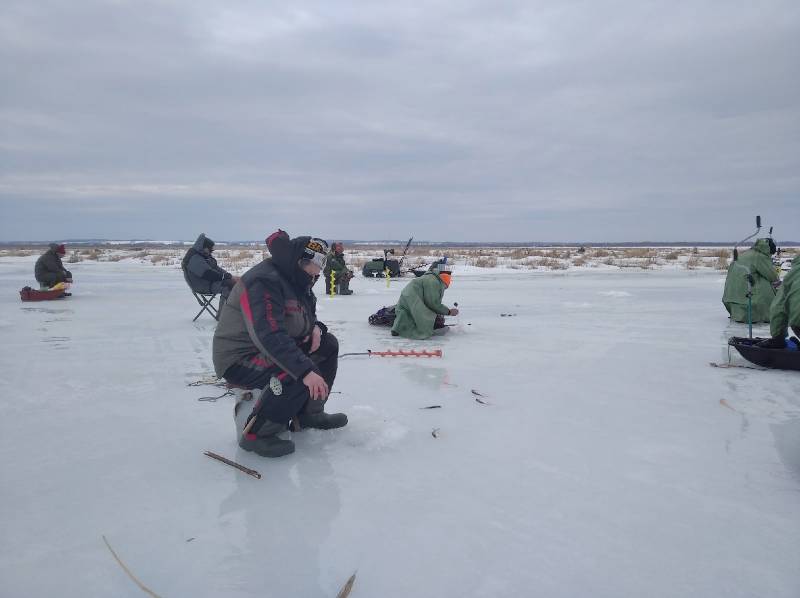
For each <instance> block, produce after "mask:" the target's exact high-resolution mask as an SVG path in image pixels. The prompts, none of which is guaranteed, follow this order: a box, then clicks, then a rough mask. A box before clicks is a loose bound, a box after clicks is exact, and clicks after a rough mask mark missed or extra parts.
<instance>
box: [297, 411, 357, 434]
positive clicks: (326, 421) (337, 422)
mask: <svg viewBox="0 0 800 598" xmlns="http://www.w3.org/2000/svg"><path fill="white" fill-rule="evenodd" d="M298 419H299V420H300V427H301V428H315V429H317V430H333V429H334V428H342V427H344V426H346V425H347V416H346V415H345V414H344V413H325V412H324V411H320V412H319V413H301V414H300V415H299V416H298Z"/></svg>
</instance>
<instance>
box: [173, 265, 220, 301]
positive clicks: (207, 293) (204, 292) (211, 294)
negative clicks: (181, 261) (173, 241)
mask: <svg viewBox="0 0 800 598" xmlns="http://www.w3.org/2000/svg"><path fill="white" fill-rule="evenodd" d="M181 272H183V280H185V281H186V285H187V286H188V287H189V288H190V289H191V291H192V293H195V294H197V295H203V296H204V297H214V296H216V295H217V293H214V292H213V291H209V290H207V289H203V290H202V291H198V290H197V289H196V288H195V287H193V286H192V281H191V279H190V278H189V274H188V272H186V268H184V267H183V266H181Z"/></svg>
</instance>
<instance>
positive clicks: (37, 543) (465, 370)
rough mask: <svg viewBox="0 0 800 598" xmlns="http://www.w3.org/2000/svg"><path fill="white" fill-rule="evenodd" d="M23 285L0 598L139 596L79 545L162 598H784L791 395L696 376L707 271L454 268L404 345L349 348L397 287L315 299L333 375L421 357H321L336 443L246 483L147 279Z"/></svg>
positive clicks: (704, 364) (225, 423) (112, 273)
mask: <svg viewBox="0 0 800 598" xmlns="http://www.w3.org/2000/svg"><path fill="white" fill-rule="evenodd" d="M34 260H35V256H29V257H3V258H0V291H1V292H0V305H1V306H2V310H1V311H0V334H1V335H2V344H0V358H2V364H3V375H2V378H0V391H2V397H3V399H2V402H0V409H2V412H1V413H0V426H2V428H1V432H2V433H1V434H0V450H1V451H2V455H3V458H2V462H3V465H2V474H0V499H1V500H2V505H3V509H2V513H0V538H2V544H1V545H0V546H1V548H0V551H1V552H0V595H2V596H59V597H61V598H71V597H76V598H77V597H80V598H85V597H86V596H140V595H144V594H143V593H142V591H141V590H140V589H139V588H138V587H137V586H136V585H135V584H134V582H133V581H131V579H130V578H128V577H127V576H126V574H125V572H124V571H123V570H122V568H121V567H120V566H119V565H118V564H117V563H116V562H115V561H114V559H113V557H112V556H111V554H110V553H109V551H108V549H107V548H106V546H105V544H104V543H103V541H102V537H103V536H105V537H106V538H107V539H108V541H109V543H110V544H111V545H112V546H113V548H114V550H115V551H116V552H117V554H118V555H119V557H120V558H121V560H122V561H123V562H124V563H125V565H126V566H127V567H128V568H129V569H130V570H131V572H132V573H134V574H135V576H136V577H137V578H138V579H140V580H141V581H142V583H144V584H145V585H146V586H147V587H148V588H150V589H151V590H152V591H154V592H155V593H157V594H158V595H159V596H162V597H164V598H171V597H184V596H192V597H206V596H208V597H216V596H220V597H222V596H224V597H242V598H244V597H263V596H301V597H305V596H308V597H317V596H319V597H333V596H335V595H336V593H337V592H338V591H339V588H341V587H342V585H343V584H344V583H345V581H346V580H347V579H348V578H349V577H350V575H351V574H352V573H353V572H354V571H357V572H358V573H357V579H356V581H355V585H354V587H353V590H352V594H351V596H352V597H353V598H357V597H360V596H361V597H367V596H368V597H375V596H381V597H383V598H392V597H401V596H412V595H413V596H458V597H469V596H474V597H486V596H541V597H574V596H593V597H595V598H598V597H609V598H611V597H614V598H619V597H632V598H633V597H636V598H638V597H641V596H648V597H673V596H726V597H745V596H771V597H785V598H796V597H797V596H800V569H799V568H798V564H800V542H798V537H800V392H799V391H800V376H798V375H797V373H796V372H778V371H769V372H762V371H755V370H745V369H727V370H720V369H715V368H711V367H709V365H708V364H709V362H710V361H723V360H725V359H726V358H727V355H726V344H725V342H726V338H727V337H728V336H730V335H733V334H738V335H742V334H746V327H745V326H742V325H736V324H734V325H731V324H729V322H728V319H727V317H726V314H725V310H724V308H723V307H722V305H721V303H720V296H721V292H722V286H721V284H720V280H721V279H722V277H723V273H721V272H719V271H715V270H713V269H705V270H686V269H683V270H681V269H665V270H660V271H659V270H656V271H651V270H648V271H644V270H641V271H639V270H635V271H634V270H624V271H608V270H606V269H602V268H601V269H598V270H590V269H584V270H579V271H572V270H570V271H568V272H559V271H553V272H550V271H538V272H532V271H524V270H523V271H512V270H509V269H487V268H478V267H474V266H468V267H463V268H460V269H459V268H457V269H456V273H455V276H454V281H453V285H452V287H451V288H450V289H449V290H448V291H447V293H446V295H445V302H446V303H449V304H452V302H454V301H458V303H459V306H460V309H461V314H460V315H459V316H458V317H457V318H451V319H450V320H451V322H450V323H453V324H456V326H455V327H453V328H451V329H450V330H449V333H448V334H447V335H445V336H443V337H440V338H435V339H434V340H432V341H429V342H411V341H404V340H399V341H398V340H396V339H392V338H391V337H390V336H389V335H388V332H387V330H385V329H377V328H373V327H370V326H368V325H367V316H368V315H369V314H370V313H372V312H374V311H375V310H377V309H378V308H380V307H381V306H382V305H389V304H392V303H394V302H395V300H396V298H397V296H398V295H399V292H400V290H401V289H402V287H403V285H404V284H405V281H402V280H396V281H392V282H391V286H390V288H387V286H386V283H385V281H383V280H366V279H363V278H361V277H357V278H356V279H355V280H354V281H353V285H352V288H353V289H354V290H355V292H356V294H355V295H353V296H352V297H343V298H339V297H337V298H333V299H331V298H328V297H320V301H319V318H320V319H321V320H322V321H324V322H326V323H327V324H328V325H329V327H330V328H331V330H332V331H333V332H334V333H335V334H336V335H337V336H338V337H339V341H340V344H341V347H342V352H351V351H363V350H366V349H368V348H369V349H384V348H401V349H409V348H441V349H443V351H444V357H443V358H441V359H414V360H412V359H391V358H375V357H372V358H370V357H358V356H355V357H347V358H343V359H342V360H341V362H340V365H339V376H338V378H337V381H336V385H335V390H337V391H340V392H341V394H337V395H333V396H332V398H331V400H330V402H329V408H330V409H331V410H336V411H338V410H341V411H344V412H346V413H347V414H348V415H349V417H350V423H349V425H348V426H347V427H346V428H344V429H342V430H336V431H328V432H322V431H303V432H300V433H296V434H294V435H293V436H292V438H293V439H294V440H295V442H296V443H297V451H296V453H294V454H293V455H290V456H288V457H284V458H281V459H278V460H267V459H262V458H259V457H257V456H256V455H253V454H250V453H244V452H242V451H241V450H238V447H237V445H236V442H235V437H234V425H233V418H232V407H233V403H232V398H231V397H223V398H221V399H219V400H218V401H216V402H210V401H209V402H200V401H198V400H197V399H198V398H199V397H201V396H203V395H208V394H214V393H212V392H208V391H216V390H217V389H216V388H213V387H191V386H187V384H189V383H191V382H193V381H196V380H199V379H202V378H204V377H207V376H209V375H211V374H212V371H213V370H212V364H211V354H210V347H211V338H212V334H213V329H214V322H213V321H212V320H211V319H210V318H208V317H207V316H204V317H203V318H201V319H200V320H198V322H197V323H196V324H192V321H191V319H192V317H193V316H194V314H195V313H196V310H197V305H196V304H195V301H194V299H193V298H192V296H191V295H190V293H189V290H188V289H187V288H186V286H185V283H184V281H183V278H182V276H181V274H180V272H179V271H178V270H177V269H176V268H175V267H174V266H172V267H156V266H154V265H152V264H150V263H149V262H141V263H140V262H136V261H133V260H122V261H119V262H99V261H83V262H80V263H74V264H71V265H70V269H71V270H72V271H73V273H74V275H75V280H76V284H75V285H74V287H73V289H72V290H73V293H74V296H73V297H71V298H68V299H65V300H61V301H57V302H50V303H40V304H32V303H21V302H20V301H19V296H18V294H17V292H18V290H19V289H20V288H21V287H22V286H24V285H26V284H31V282H32V269H33V262H34ZM321 288H322V285H321V284H320V285H319V288H318V294H321V292H320V291H319V289H321ZM500 314H515V316H514V317H501V315H500ZM755 332H756V333H757V334H761V335H764V334H766V327H764V326H757V327H756V328H755ZM735 359H739V358H738V357H735ZM473 389H474V390H477V391H478V392H479V393H480V394H481V395H483V396H484V397H485V401H486V402H487V403H490V404H488V405H483V404H480V403H478V402H476V401H475V398H476V395H474V394H473V393H472V392H471V391H472V390H473ZM721 401H722V402H721ZM434 404H435V405H441V408H440V409H431V410H424V409H421V408H422V407H425V406H429V405H434ZM434 429H438V430H439V433H438V437H435V438H434V437H433V436H432V434H431V432H432V430H434ZM287 434H289V433H288V432H287ZM207 450H208V451H213V452H216V453H218V454H220V455H223V456H225V457H228V458H230V459H234V460H236V461H237V462H239V463H241V464H242V465H245V466H246V467H249V468H252V469H255V470H257V471H259V472H260V473H261V475H262V479H260V480H257V479H255V478H253V477H250V476H248V475H245V474H243V473H242V472H239V471H237V470H235V469H233V468H231V467H228V466H226V465H224V464H221V463H219V462H217V461H214V460H211V459H209V458H208V457H206V456H204V455H203V452H204V451H207Z"/></svg>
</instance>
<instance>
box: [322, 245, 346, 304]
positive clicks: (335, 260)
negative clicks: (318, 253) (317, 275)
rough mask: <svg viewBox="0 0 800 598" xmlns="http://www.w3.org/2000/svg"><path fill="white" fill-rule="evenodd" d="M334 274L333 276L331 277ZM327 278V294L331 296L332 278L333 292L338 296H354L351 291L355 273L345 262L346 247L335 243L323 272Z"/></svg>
mask: <svg viewBox="0 0 800 598" xmlns="http://www.w3.org/2000/svg"><path fill="white" fill-rule="evenodd" d="M331 273H333V276H331ZM323 275H324V277H325V294H326V295H330V294H331V278H333V285H334V286H333V290H334V292H335V293H336V294H337V295H352V294H353V291H351V290H350V279H352V278H353V271H352V270H350V269H349V268H348V267H347V264H346V263H345V261H344V245H343V244H342V243H339V242H334V243H333V245H332V246H331V252H330V253H329V254H328V263H327V265H326V266H325V270H324V271H323Z"/></svg>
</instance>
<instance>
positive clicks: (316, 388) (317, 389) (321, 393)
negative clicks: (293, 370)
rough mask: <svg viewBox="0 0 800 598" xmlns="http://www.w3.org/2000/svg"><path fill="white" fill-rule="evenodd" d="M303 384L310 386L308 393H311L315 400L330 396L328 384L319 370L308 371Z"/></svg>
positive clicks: (312, 398)
mask: <svg viewBox="0 0 800 598" xmlns="http://www.w3.org/2000/svg"><path fill="white" fill-rule="evenodd" d="M303 384H305V385H306V386H308V394H309V395H311V400H313V401H319V400H322V399H325V398H326V397H327V396H328V384H327V383H326V382H325V379H324V378H323V377H322V376H320V375H319V374H318V373H317V372H308V373H307V374H306V375H305V378H303Z"/></svg>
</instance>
